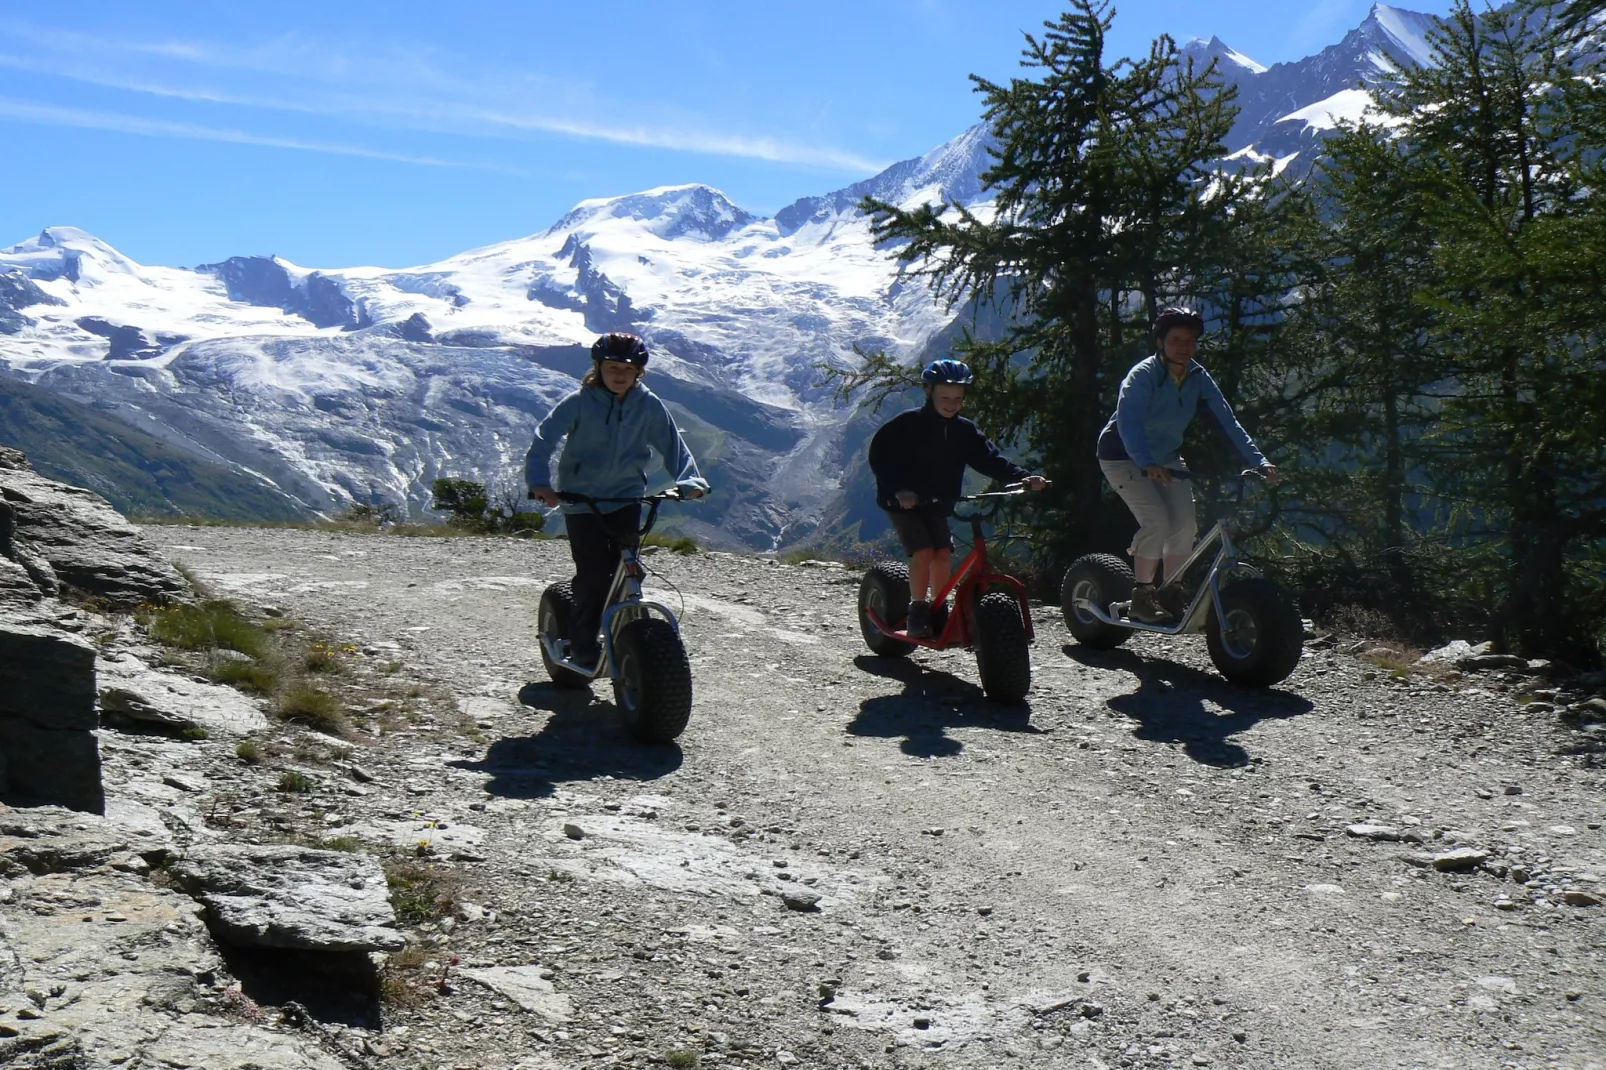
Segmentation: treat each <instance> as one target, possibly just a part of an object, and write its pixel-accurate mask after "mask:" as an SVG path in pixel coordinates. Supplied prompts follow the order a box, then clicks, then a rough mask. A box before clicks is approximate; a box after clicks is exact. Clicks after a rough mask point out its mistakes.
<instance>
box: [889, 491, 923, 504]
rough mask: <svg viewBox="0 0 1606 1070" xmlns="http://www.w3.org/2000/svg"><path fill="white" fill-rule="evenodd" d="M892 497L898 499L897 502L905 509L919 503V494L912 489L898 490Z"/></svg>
mask: <svg viewBox="0 0 1606 1070" xmlns="http://www.w3.org/2000/svg"><path fill="white" fill-rule="evenodd" d="M894 497H895V498H897V499H898V504H899V505H901V506H903V508H905V509H913V508H914V507H915V506H917V505H919V504H920V495H918V494H916V493H915V492H914V491H912V490H900V491H899V492H898V493H897V494H895V495H894Z"/></svg>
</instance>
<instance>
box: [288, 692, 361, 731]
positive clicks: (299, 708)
mask: <svg viewBox="0 0 1606 1070" xmlns="http://www.w3.org/2000/svg"><path fill="white" fill-rule="evenodd" d="M275 712H277V713H278V715H279V717H280V718H281V719H283V720H286V721H291V722H294V723H295V724H303V725H306V726H307V727H308V728H311V729H314V730H316V731H319V732H327V733H329V734H330V735H332V736H338V735H343V734H344V733H345V732H346V729H347V728H348V722H347V720H346V710H345V707H344V706H342V705H341V704H340V700H339V699H338V698H336V697H335V696H333V695H331V694H330V693H329V692H327V691H325V690H323V689H322V688H320V687H315V686H313V685H312V684H309V683H305V682H300V683H294V684H291V685H290V686H289V687H287V688H285V690H284V692H283V693H282V694H280V696H279V699H278V702H277V703H276V708H275Z"/></svg>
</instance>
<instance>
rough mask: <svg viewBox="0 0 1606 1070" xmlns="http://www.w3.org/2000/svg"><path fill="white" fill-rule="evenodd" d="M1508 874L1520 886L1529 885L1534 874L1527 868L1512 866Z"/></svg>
mask: <svg viewBox="0 0 1606 1070" xmlns="http://www.w3.org/2000/svg"><path fill="white" fill-rule="evenodd" d="M1506 872H1507V874H1508V875H1509V876H1510V877H1511V879H1512V880H1514V881H1516V882H1517V883H1518V884H1527V883H1528V882H1529V881H1530V880H1532V879H1533V874H1532V873H1530V872H1528V867H1527V866H1512V867H1511V868H1510V869H1509V870H1507V871H1506Z"/></svg>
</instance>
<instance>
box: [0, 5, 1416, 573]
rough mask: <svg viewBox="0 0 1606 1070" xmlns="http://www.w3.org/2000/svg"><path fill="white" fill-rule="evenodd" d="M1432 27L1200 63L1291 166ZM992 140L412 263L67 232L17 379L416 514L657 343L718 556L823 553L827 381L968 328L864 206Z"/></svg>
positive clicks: (657, 361) (14, 297)
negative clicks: (738, 199)
mask: <svg viewBox="0 0 1606 1070" xmlns="http://www.w3.org/2000/svg"><path fill="white" fill-rule="evenodd" d="M1430 25H1431V19H1430V18H1429V17H1428V16H1424V15H1417V14H1415V13H1412V12H1406V11H1401V10H1399V9H1396V8H1390V7H1386V6H1384V5H1381V4H1379V5H1377V6H1375V7H1374V8H1373V9H1372V12H1371V14H1370V15H1369V16H1368V17H1367V20H1366V22H1364V23H1363V24H1362V25H1361V26H1360V27H1359V28H1357V29H1356V30H1354V31H1352V32H1351V33H1350V34H1349V35H1347V36H1346V37H1345V38H1344V40H1343V41H1342V42H1340V43H1339V44H1338V45H1335V46H1333V47H1332V48H1328V49H1325V50H1324V51H1322V52H1321V53H1319V54H1318V55H1316V56H1312V57H1309V58H1308V59H1305V60H1301V61H1298V62H1297V63H1286V64H1279V65H1277V66H1274V67H1271V68H1266V67H1263V66H1261V65H1260V64H1258V63H1256V62H1255V61H1254V60H1252V59H1250V58H1249V57H1247V56H1244V55H1242V54H1241V53H1238V52H1236V51H1234V50H1233V49H1231V48H1230V47H1229V46H1227V45H1226V44H1224V43H1223V42H1221V41H1219V40H1217V39H1211V40H1210V41H1196V42H1192V43H1190V44H1189V45H1187V46H1186V51H1188V53H1189V54H1190V55H1193V56H1194V57H1195V58H1196V59H1197V60H1201V61H1208V60H1210V59H1214V60H1216V61H1217V62H1218V64H1219V66H1220V69H1221V70H1222V73H1223V75H1224V76H1225V77H1226V78H1227V79H1228V80H1229V81H1231V82H1233V83H1234V84H1236V85H1237V86H1238V87H1239V91H1240V97H1239V101H1240V104H1241V105H1242V106H1243V113H1242V115H1241V116H1240V119H1239V121H1238V124H1237V126H1236V127H1235V129H1234V131H1233V135H1232V146H1231V147H1232V148H1234V149H1237V150H1240V151H1241V152H1242V153H1243V154H1244V155H1246V156H1253V157H1255V158H1260V157H1264V156H1276V157H1278V158H1279V159H1280V160H1281V161H1282V162H1283V163H1285V164H1286V163H1287V162H1289V161H1290V160H1291V159H1292V158H1293V157H1294V156H1296V155H1298V154H1305V155H1307V156H1308V155H1310V153H1309V152H1308V151H1307V150H1309V149H1311V148H1312V147H1314V146H1315V144H1316V141H1315V140H1314V139H1315V138H1317V137H1318V136H1319V135H1320V134H1321V132H1322V131H1323V130H1324V129H1327V128H1328V127H1330V126H1331V121H1330V119H1331V116H1332V115H1333V114H1334V113H1337V112H1341V111H1343V110H1344V109H1350V111H1349V112H1347V113H1353V110H1354V108H1355V106H1356V104H1357V101H1356V99H1353V98H1352V97H1351V96H1349V95H1347V94H1359V93H1360V91H1359V89H1358V87H1359V86H1360V85H1361V84H1362V83H1363V82H1364V81H1365V80H1366V79H1368V78H1370V77H1375V76H1376V75H1377V74H1378V73H1380V72H1385V71H1387V70H1389V69H1391V67H1392V66H1399V65H1404V64H1408V63H1415V62H1420V61H1421V60H1423V59H1424V58H1426V57H1427V55H1428V53H1427V49H1426V45H1425V43H1424V41H1423V37H1424V35H1425V33H1426V31H1427V29H1428V27H1429V26H1430ZM988 144H989V137H988V133H987V131H986V129H985V128H984V127H981V126H977V127H973V128H972V129H970V130H968V131H966V132H965V133H963V134H961V135H960V136H959V137H957V138H955V139H953V140H952V141H950V142H948V143H947V144H945V145H942V146H939V147H938V148H937V149H935V150H933V151H932V152H931V153H928V154H927V155H926V156H924V157H921V158H918V159H911V160H906V161H903V162H901V163H898V164H895V165H893V166H892V167H890V168H888V169H887V170H885V171H883V172H882V173H880V174H878V175H875V176H873V177H872V178H869V179H867V180H865V181H863V182H860V183H857V184H855V185H852V186H849V187H847V188H845V189H840V190H836V191H834V192H831V193H827V194H824V195H822V196H817V197H805V198H803V199H801V200H799V201H797V202H796V203H794V204H792V205H789V206H787V207H786V208H784V209H782V210H781V211H779V212H777V213H776V214H775V215H774V216H773V217H770V218H765V217H760V216H757V215H755V214H753V213H750V212H748V211H745V210H743V209H742V208H740V207H739V206H737V205H735V204H732V203H731V202H730V201H729V200H728V199H727V198H726V197H725V196H724V195H723V194H721V193H720V192H719V191H718V190H715V189H713V188H711V187H709V186H705V185H687V186H674V187H664V188H659V189H652V190H647V191H645V192H642V193H636V194H631V195H628V196H622V197H612V198H606V199H598V200H589V201H584V202H582V203H580V204H578V205H576V206H575V208H574V209H573V210H571V211H570V212H569V213H567V214H566V215H565V216H564V217H563V218H562V219H560V220H558V221H557V222H556V223H555V224H553V226H551V227H550V228H548V229H547V230H545V231H542V232H541V233H538V234H533V235H530V236H528V237H524V238H519V239H516V240H514V241H509V242H503V243H500V244H496V245H490V246H486V247H484V248H481V249H475V250H470V251H468V252H465V253H462V254H459V255H457V256H454V257H451V258H449V259H446V260H443V261H440V262H439V263H435V264H429V265H425V266H421V267H415V268H408V269H403V270H391V269H382V268H343V269H310V268H305V267H301V266H298V265H296V264H292V263H290V262H289V261H286V260H283V259H280V258H277V257H271V256H237V257H231V258H229V259H227V260H225V261H222V262H221V263H216V264H207V265H202V266H200V267H196V268H193V269H190V268H171V267H153V266H149V265H143V264H139V263H136V262H135V261H133V260H131V259H129V258H128V257H126V256H124V255H122V254H121V253H119V252H118V251H117V250H116V249H115V248H113V247H112V246H111V245H109V244H107V243H106V242H104V241H102V240H100V239H99V238H97V237H95V236H94V235H91V234H88V233H85V232H84V231H81V230H77V229H75V228H72V227H48V228H46V229H45V230H44V231H43V232H41V233H40V234H39V235H38V236H36V237H34V238H30V239H28V240H27V241H23V242H19V243H18V244H16V245H13V246H11V247H9V248H6V249H3V250H0V374H10V375H12V376H15V377H18V378H23V379H26V380H29V381H32V382H34V383H36V384H37V385H39V386H42V387H45V388H47V389H51V390H55V391H57V392H59V393H61V394H64V395H67V396H69V397H70V398H72V399H74V400H77V401H85V402H89V403H91V404H93V405H96V406H97V407H99V408H101V409H104V410H108V411H110V412H112V413H114V414H115V415H117V416H120V417H121V418H123V419H124V420H127V421H129V422H131V423H133V424H135V425H136V426H137V427H139V428H141V429H143V430H146V431H149V432H152V433H154V434H156V435H157V436H158V437H160V438H161V439H163V440H164V441H165V442H167V443H168V444H170V445H171V446H173V447H174V448H176V449H179V450H181V451H185V452H188V453H190V454H192V455H194V456H196V457H198V458H202V459H205V460H207V461H211V462H214V463H221V464H224V465H226V466H228V467H230V468H232V469H233V470H234V471H236V472H237V473H239V475H240V477H241V478H242V479H246V480H255V481H259V482H261V483H264V484H271V485H272V486H273V487H275V488H277V490H278V491H280V492H282V493H283V494H286V495H289V496H290V497H291V498H293V499H295V500H297V501H299V502H301V503H302V504H303V505H304V506H305V507H306V509H307V510H308V511H309V512H322V513H332V512H337V511H339V510H340V509H342V508H344V507H346V506H349V505H350V504H352V503H354V502H355V503H380V502H394V503H404V504H406V505H407V506H408V507H409V509H410V510H411V511H412V512H413V513H414V514H415V515H416V514H417V513H418V512H419V510H420V508H421V507H422V506H424V505H426V504H427V502H428V498H429V487H430V484H431V483H432V482H433V480H434V479H435V478H437V477H439V476H443V475H447V476H458V477H472V478H488V479H490V480H492V482H494V483H496V484H497V485H499V486H502V487H507V488H509V489H517V485H518V480H519V472H520V461H521V458H522V454H523V451H524V449H525V448H526V446H527V444H528V442H529V437H530V431H531V429H532V427H533V425H534V423H535V422H536V421H537V420H538V419H539V417H540V416H541V415H543V414H544V413H545V412H546V411H547V410H548V409H549V408H550V406H551V405H552V403H553V402H554V401H555V400H556V399H557V398H558V397H560V396H561V395H562V394H563V393H565V392H567V391H568V390H571V389H573V387H574V385H575V380H576V377H577V376H578V375H579V374H580V373H581V372H582V371H583V370H584V369H585V367H586V366H587V363H588V362H587V359H586V356H585V352H584V349H583V347H584V346H585V345H587V344H588V343H589V342H590V340H591V339H592V338H593V337H595V335H596V334H597V333H598V332H601V331H605V330H613V329H626V330H633V331H637V332H639V333H641V334H643V335H644V336H645V337H646V338H647V339H648V340H649V342H650V343H651V344H652V346H653V349H654V353H655V356H654V360H653V365H652V374H651V377H650V378H649V380H648V382H649V384H650V385H652V386H653V388H654V389H655V390H657V391H658V392H659V393H660V394H661V395H663V396H664V397H665V398H666V400H668V401H669V402H670V403H671V405H672V406H674V407H675V409H676V413H677V417H678V418H679V419H680V420H681V423H682V425H683V427H685V429H686V432H687V435H688V438H689V439H690V440H691V442H692V445H693V448H694V450H695V451H697V452H698V454H699V456H700V457H701V458H702V459H703V460H704V461H705V463H706V467H707V468H708V469H709V472H708V474H709V475H710V477H711V479H712V480H713V481H714V482H715V483H716V484H717V485H718V487H719V488H720V491H721V493H718V494H716V495H715V496H714V497H713V498H711V499H710V501H709V502H708V503H707V507H706V508H702V507H700V508H698V509H696V510H690V509H688V510H685V511H684V516H686V517H689V518H691V519H690V520H688V521H687V523H688V526H689V528H690V529H691V530H693V531H695V532H697V533H698V534H700V535H701V536H702V537H703V538H705V539H706V540H708V541H711V542H714V543H716V544H717V543H721V542H723V543H726V544H731V543H740V544H745V545H749V546H759V547H768V546H770V545H774V544H777V543H778V542H780V541H783V540H790V539H795V538H797V537H798V536H800V535H802V534H804V533H806V532H807V531H808V530H809V529H810V528H811V527H812V526H813V524H814V523H815V521H816V518H818V517H819V516H820V515H821V512H822V509H823V507H824V505H825V503H826V502H827V501H828V500H829V499H830V498H831V497H832V496H833V495H834V494H836V493H837V491H838V488H839V483H840V480H841V477H842V472H843V469H844V466H845V463H846V461H847V459H846V458H844V457H842V456H841V455H840V454H841V449H840V442H841V434H842V428H843V422H844V420H845V419H846V417H847V413H846V412H845V411H844V410H841V409H839V408H837V407H836V406H834V405H833V404H832V402H831V401H830V399H829V397H828V396H827V395H826V394H824V393H823V392H822V391H821V390H819V389H818V388H817V387H816V386H815V385H814V383H815V381H816V379H817V378H818V372H817V370H816V365H817V364H818V363H820V362H836V363H841V362H851V361H853V360H855V359H856V357H855V355H854V347H855V345H858V346H863V347H867V348H872V349H874V348H881V349H886V350H888V351H889V352H891V353H893V354H895V355H907V356H911V357H912V356H913V355H915V354H917V353H919V352H920V351H921V349H922V348H923V347H924V346H925V345H926V344H927V343H928V342H929V341H931V340H932V339H933V338H935V337H938V336H939V332H941V331H942V330H943V328H944V327H945V326H947V324H948V323H949V320H950V319H951V317H950V316H949V315H948V313H947V312H946V310H945V309H944V308H943V307H942V306H941V305H940V304H939V303H938V302H936V301H934V300H933V299H932V297H931V295H930V294H929V293H928V292H927V291H926V290H925V288H924V287H923V286H922V285H919V284H918V283H910V282H907V281H904V280H900V278H899V276H898V273H897V270H896V265H895V264H894V263H893V262H892V260H891V259H890V258H889V256H888V254H887V251H886V250H884V249H877V248H875V246H874V244H873V242H872V241H871V237H870V231H869V226H868V221H867V220H866V219H865V218H864V217H863V216H861V215H860V213H859V211H858V207H857V206H858V204H859V202H860V200H861V199H862V198H863V197H865V196H866V195H870V196H875V197H877V198H880V199H882V200H885V201H890V202H892V203H897V204H904V205H916V204H920V203H924V202H927V201H932V200H937V199H941V198H951V199H955V200H958V201H960V202H961V203H964V204H967V205H971V206H976V205H978V204H979V203H980V202H981V201H983V200H984V199H985V196H986V195H985V193H984V192H983V190H982V186H981V181H980V175H981V173H982V172H983V171H984V170H985V169H986V167H987V165H988V163H989V156H988V152H987V148H988Z"/></svg>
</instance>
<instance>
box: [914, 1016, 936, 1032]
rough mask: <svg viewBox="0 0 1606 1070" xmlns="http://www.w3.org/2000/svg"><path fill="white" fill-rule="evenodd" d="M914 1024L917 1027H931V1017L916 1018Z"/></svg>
mask: <svg viewBox="0 0 1606 1070" xmlns="http://www.w3.org/2000/svg"><path fill="white" fill-rule="evenodd" d="M912 1024H913V1025H914V1027H915V1028H916V1029H930V1028H931V1019H930V1018H925V1017H921V1018H916V1019H915V1020H914V1022H913V1023H912Z"/></svg>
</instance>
